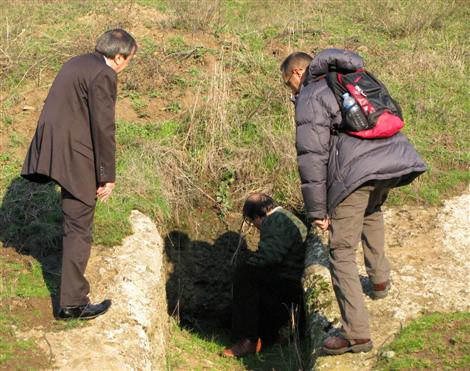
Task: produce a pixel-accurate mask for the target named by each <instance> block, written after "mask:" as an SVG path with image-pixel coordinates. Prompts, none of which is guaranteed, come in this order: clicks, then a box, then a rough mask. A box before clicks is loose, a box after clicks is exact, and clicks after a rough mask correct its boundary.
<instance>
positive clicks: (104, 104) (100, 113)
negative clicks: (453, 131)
mask: <svg viewBox="0 0 470 371" xmlns="http://www.w3.org/2000/svg"><path fill="white" fill-rule="evenodd" d="M136 50H137V44H136V42H135V40H134V38H133V37H132V36H131V35H130V34H128V33H127V32H126V31H124V30H122V29H115V30H110V31H107V32H105V33H104V34H103V35H101V36H100V37H99V38H98V40H97V42H96V47H95V52H94V53H90V54H85V55H80V56H78V57H75V58H72V59H71V60H69V61H68V62H66V63H65V64H64V65H63V66H62V69H61V70H60V71H59V73H58V75H57V76H56V78H55V80H54V82H53V84H52V87H51V89H50V91H49V94H48V96H47V98H46V101H45V104H44V108H43V110H42V113H41V115H40V117H39V121H38V126H37V129H36V134H35V135H34V137H33V140H32V142H31V145H30V148H29V151H28V154H27V156H26V160H25V162H24V165H23V169H22V171H21V175H22V176H23V177H24V178H26V179H28V180H31V181H33V182H38V183H46V182H49V181H51V180H52V181H54V182H56V183H57V184H59V185H60V186H61V194H62V211H63V215H64V237H63V256H62V276H61V287H60V306H61V308H60V311H59V313H58V318H59V319H71V318H79V319H91V318H95V317H97V316H99V315H100V314H103V313H105V312H106V311H107V310H108V308H109V307H110V306H111V301H110V300H104V301H103V302H101V303H99V304H91V303H90V302H89V299H88V293H89V290H90V286H89V284H88V281H87V280H86V278H85V277H84V273H85V269H86V265H87V262H88V259H89V257H90V248H91V240H92V226H93V216H94V211H95V206H96V199H97V198H98V199H99V200H100V201H102V202H106V201H107V199H108V198H109V197H110V195H111V193H112V191H113V188H114V185H115V147H116V145H115V138H114V135H115V122H114V114H115V104H116V93H117V91H116V88H117V86H116V84H117V74H118V73H119V72H121V71H122V70H124V69H125V68H126V67H127V65H128V64H129V62H130V61H131V59H132V58H133V56H134V54H135V52H136Z"/></svg>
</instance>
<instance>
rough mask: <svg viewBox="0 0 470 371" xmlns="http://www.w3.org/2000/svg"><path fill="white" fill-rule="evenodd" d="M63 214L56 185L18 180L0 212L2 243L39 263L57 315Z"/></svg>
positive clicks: (19, 178)
mask: <svg viewBox="0 0 470 371" xmlns="http://www.w3.org/2000/svg"><path fill="white" fill-rule="evenodd" d="M61 238H62V212H61V209H60V193H59V192H58V191H57V190H56V185H55V184H54V183H48V184H36V183H31V182H29V181H26V180H24V179H23V178H21V177H18V178H15V179H14V180H13V181H12V182H11V183H10V185H9V187H8V189H7V191H6V192H5V195H4V197H3V200H2V205H1V208H0V241H1V242H2V245H3V248H14V249H15V250H16V252H17V253H19V254H21V255H29V256H32V257H33V258H34V259H36V260H37V261H38V262H39V263H40V265H41V268H42V273H43V277H44V282H45V283H46V286H47V289H48V290H49V293H50V295H51V301H52V307H53V308H54V313H55V311H56V310H57V304H58V301H57V293H58V288H59V282H60V264H61Z"/></svg>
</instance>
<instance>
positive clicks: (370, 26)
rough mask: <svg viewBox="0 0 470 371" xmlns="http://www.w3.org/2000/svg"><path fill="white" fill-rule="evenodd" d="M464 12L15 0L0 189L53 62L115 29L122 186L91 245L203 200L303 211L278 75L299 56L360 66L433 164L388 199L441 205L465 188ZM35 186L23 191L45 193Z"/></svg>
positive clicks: (432, 5)
mask: <svg viewBox="0 0 470 371" xmlns="http://www.w3.org/2000/svg"><path fill="white" fill-rule="evenodd" d="M469 9H470V7H469V6H468V3H467V2H465V1H460V2H459V1H456V2H451V3H449V2H441V1H434V0H432V1H419V2H417V3H416V2H412V1H398V2H397V1H387V2H361V1H348V2H326V1H325V2H322V1H320V2H312V1H291V2H277V1H187V2H171V1H153V0H139V1H129V2H126V4H125V5H123V4H122V3H121V2H111V1H93V2H91V1H90V2H74V1H72V2H44V3H41V2H38V3H36V4H32V3H28V2H27V3H23V4H20V5H18V4H16V3H15V6H13V3H11V5H10V6H8V5H7V6H4V7H3V9H2V16H1V19H0V22H1V23H0V26H1V45H2V50H1V52H0V54H1V55H0V66H1V74H2V75H1V78H0V81H1V86H0V91H1V93H0V95H1V105H0V115H1V120H0V130H1V138H2V139H1V142H0V145H1V158H0V164H1V165H0V166H1V167H2V179H1V182H0V192H2V193H3V194H5V193H7V191H8V189H9V187H10V185H11V184H12V181H13V180H14V179H15V178H16V177H17V176H18V172H19V169H20V166H21V163H22V161H23V157H24V154H25V152H26V149H27V146H28V144H29V141H30V139H31V136H32V134H33V132H34V128H35V125H36V119H37V117H38V114H39V112H40V110H41V106H42V105H41V102H42V99H43V98H44V97H45V95H46V93H47V90H48V87H49V86H50V83H51V81H52V79H53V77H54V75H55V73H56V72H57V70H58V69H59V68H60V66H61V64H62V63H63V62H64V61H65V60H67V59H68V58H70V57H71V56H73V55H76V54H79V53H83V52H86V51H88V50H91V49H92V48H93V44H94V40H95V38H96V36H97V35H98V34H99V33H100V32H102V31H103V30H105V29H108V28H110V27H116V26H120V27H124V28H126V29H128V30H129V31H130V32H132V33H133V34H134V35H135V36H136V38H137V40H138V42H139V45H140V49H139V52H138V55H137V58H136V60H135V62H134V63H133V64H132V66H131V67H130V68H129V69H128V70H126V71H125V72H124V73H123V74H122V76H120V80H121V82H120V87H119V89H120V90H119V102H118V115H117V118H118V135H117V137H118V173H119V178H118V186H117V189H116V193H115V196H114V198H113V199H112V201H111V202H110V203H109V204H107V205H104V206H103V205H100V207H99V208H98V214H97V223H96V229H95V238H96V241H97V242H98V243H104V244H113V243H116V242H118V241H119V240H120V239H121V238H122V236H123V235H125V234H127V233H128V232H129V230H128V225H127V222H126V217H127V215H128V213H129V210H131V209H132V208H139V209H141V210H143V211H144V212H146V213H149V214H150V215H152V216H153V217H154V218H156V219H158V220H159V221H164V222H165V221H168V220H170V219H171V220H173V221H178V220H179V219H180V216H179V215H180V213H181V212H183V211H184V213H185V215H186V218H187V215H188V212H189V215H191V214H193V211H194V210H197V209H198V206H199V205H204V206H205V207H207V206H208V205H209V206H212V207H215V208H216V209H217V210H218V212H219V214H220V215H221V216H222V217H223V216H224V215H225V214H226V213H227V212H229V211H230V210H232V209H233V208H234V206H236V208H235V209H237V208H238V206H239V202H240V200H241V199H242V198H243V197H244V196H245V194H246V193H247V192H249V191H255V190H264V191H266V192H268V193H271V194H273V195H274V196H275V197H276V198H277V199H279V200H280V201H281V202H284V203H290V204H293V205H294V206H297V207H300V206H301V204H302V203H301V196H300V194H299V182H298V176H297V169H296V163H295V152H294V148H293V136H294V125H293V117H292V112H293V110H292V107H291V104H290V102H289V100H288V98H289V92H288V91H287V90H286V89H285V88H284V86H282V84H281V83H280V78H279V73H278V66H279V64H280V62H281V61H282V60H283V58H284V57H285V56H286V55H288V54H289V53H290V52H292V51H295V50H305V51H309V52H312V53H315V52H317V51H319V50H321V49H323V48H326V47H340V48H348V49H351V50H354V51H356V52H358V53H360V54H361V55H362V56H363V57H364V58H365V60H366V61H367V66H368V68H369V69H370V70H371V71H373V72H374V73H376V74H377V75H379V76H380V78H381V79H383V80H384V81H385V82H386V83H387V85H388V86H389V87H390V90H391V91H392V92H393V94H394V96H396V98H397V99H398V101H399V102H400V103H401V105H402V106H403V109H404V113H405V118H406V123H407V125H406V128H405V131H406V133H407V134H408V135H409V137H410V140H411V141H412V142H413V143H414V144H415V145H416V147H417V149H418V151H419V152H420V153H421V154H422V155H423V156H424V158H425V159H426V161H427V162H428V164H429V165H430V169H431V170H430V171H429V172H428V173H427V174H425V175H424V176H422V177H421V178H420V179H418V181H416V182H415V183H414V184H412V185H411V186H410V187H406V188H404V189H401V190H398V191H396V192H394V193H393V198H392V202H393V203H403V202H419V203H431V204H436V203H438V202H439V201H440V200H441V199H442V198H445V197H448V196H450V195H452V194H454V193H456V192H458V191H460V190H461V189H462V188H463V187H464V186H465V184H467V183H468V181H469V164H470V157H469V156H470V155H469V153H470V150H469V143H470V135H469V132H470V131H469V130H468V128H467V125H466V120H465V119H466V118H467V117H468V112H469V109H470V103H469V100H468V84H467V80H466V78H465V77H466V76H467V74H468V68H469V65H468V53H469V49H468V37H467V32H466V31H468V26H467V19H468V16H469ZM28 105H31V107H32V108H33V109H34V111H29V110H27V108H28V107H25V106H28ZM23 108H26V109H25V110H23ZM17 186H18V187H21V186H22V184H18V185H17ZM28 187H29V188H28V191H25V192H24V194H25V197H29V196H28V195H29V193H30V192H33V193H34V192H38V189H37V188H34V189H31V187H30V186H28ZM51 197H52V199H51V200H50V202H56V199H57V197H55V196H54V195H53V194H51ZM5 201H6V202H10V201H11V200H10V199H6V200H5ZM48 202H49V201H48ZM8 209H9V215H10V217H13V218H14V216H13V215H11V214H12V209H11V208H10V207H9V208H8ZM184 218H185V217H183V219H184ZM110 220H112V221H113V222H112V223H109V221H110ZM8 233H13V232H12V231H10V232H8Z"/></svg>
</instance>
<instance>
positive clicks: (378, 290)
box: [371, 281, 391, 300]
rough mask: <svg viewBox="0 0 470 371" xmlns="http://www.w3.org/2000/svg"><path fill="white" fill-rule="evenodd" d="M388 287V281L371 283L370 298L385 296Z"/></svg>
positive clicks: (388, 289)
mask: <svg viewBox="0 0 470 371" xmlns="http://www.w3.org/2000/svg"><path fill="white" fill-rule="evenodd" d="M390 287H391V283H390V281H385V282H382V283H375V284H372V294H371V297H372V299H374V300H377V299H383V298H385V297H386V296H387V295H388V292H389V291H390Z"/></svg>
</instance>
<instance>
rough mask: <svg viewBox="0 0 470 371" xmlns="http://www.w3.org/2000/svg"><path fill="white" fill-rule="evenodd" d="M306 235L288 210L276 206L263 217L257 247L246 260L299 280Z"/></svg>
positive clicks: (305, 231) (300, 222)
mask: <svg viewBox="0 0 470 371" xmlns="http://www.w3.org/2000/svg"><path fill="white" fill-rule="evenodd" d="M306 237H307V228H306V226H305V224H304V223H302V221H301V220H300V219H299V218H297V217H296V216H295V215H293V214H292V213H291V212H289V211H287V210H284V209H283V208H278V209H276V210H275V211H274V212H273V213H272V214H271V215H268V216H267V217H266V218H265V219H264V220H263V222H262V224H261V229H260V241H259V244H258V250H257V251H256V252H253V253H252V254H250V256H249V257H248V259H247V261H246V263H247V264H251V265H254V266H259V267H266V268H270V269H272V271H273V272H274V273H276V274H278V275H279V276H280V277H283V278H288V279H293V280H299V279H300V278H301V277H302V274H303V271H304V260H305V243H304V242H305V239H306Z"/></svg>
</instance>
